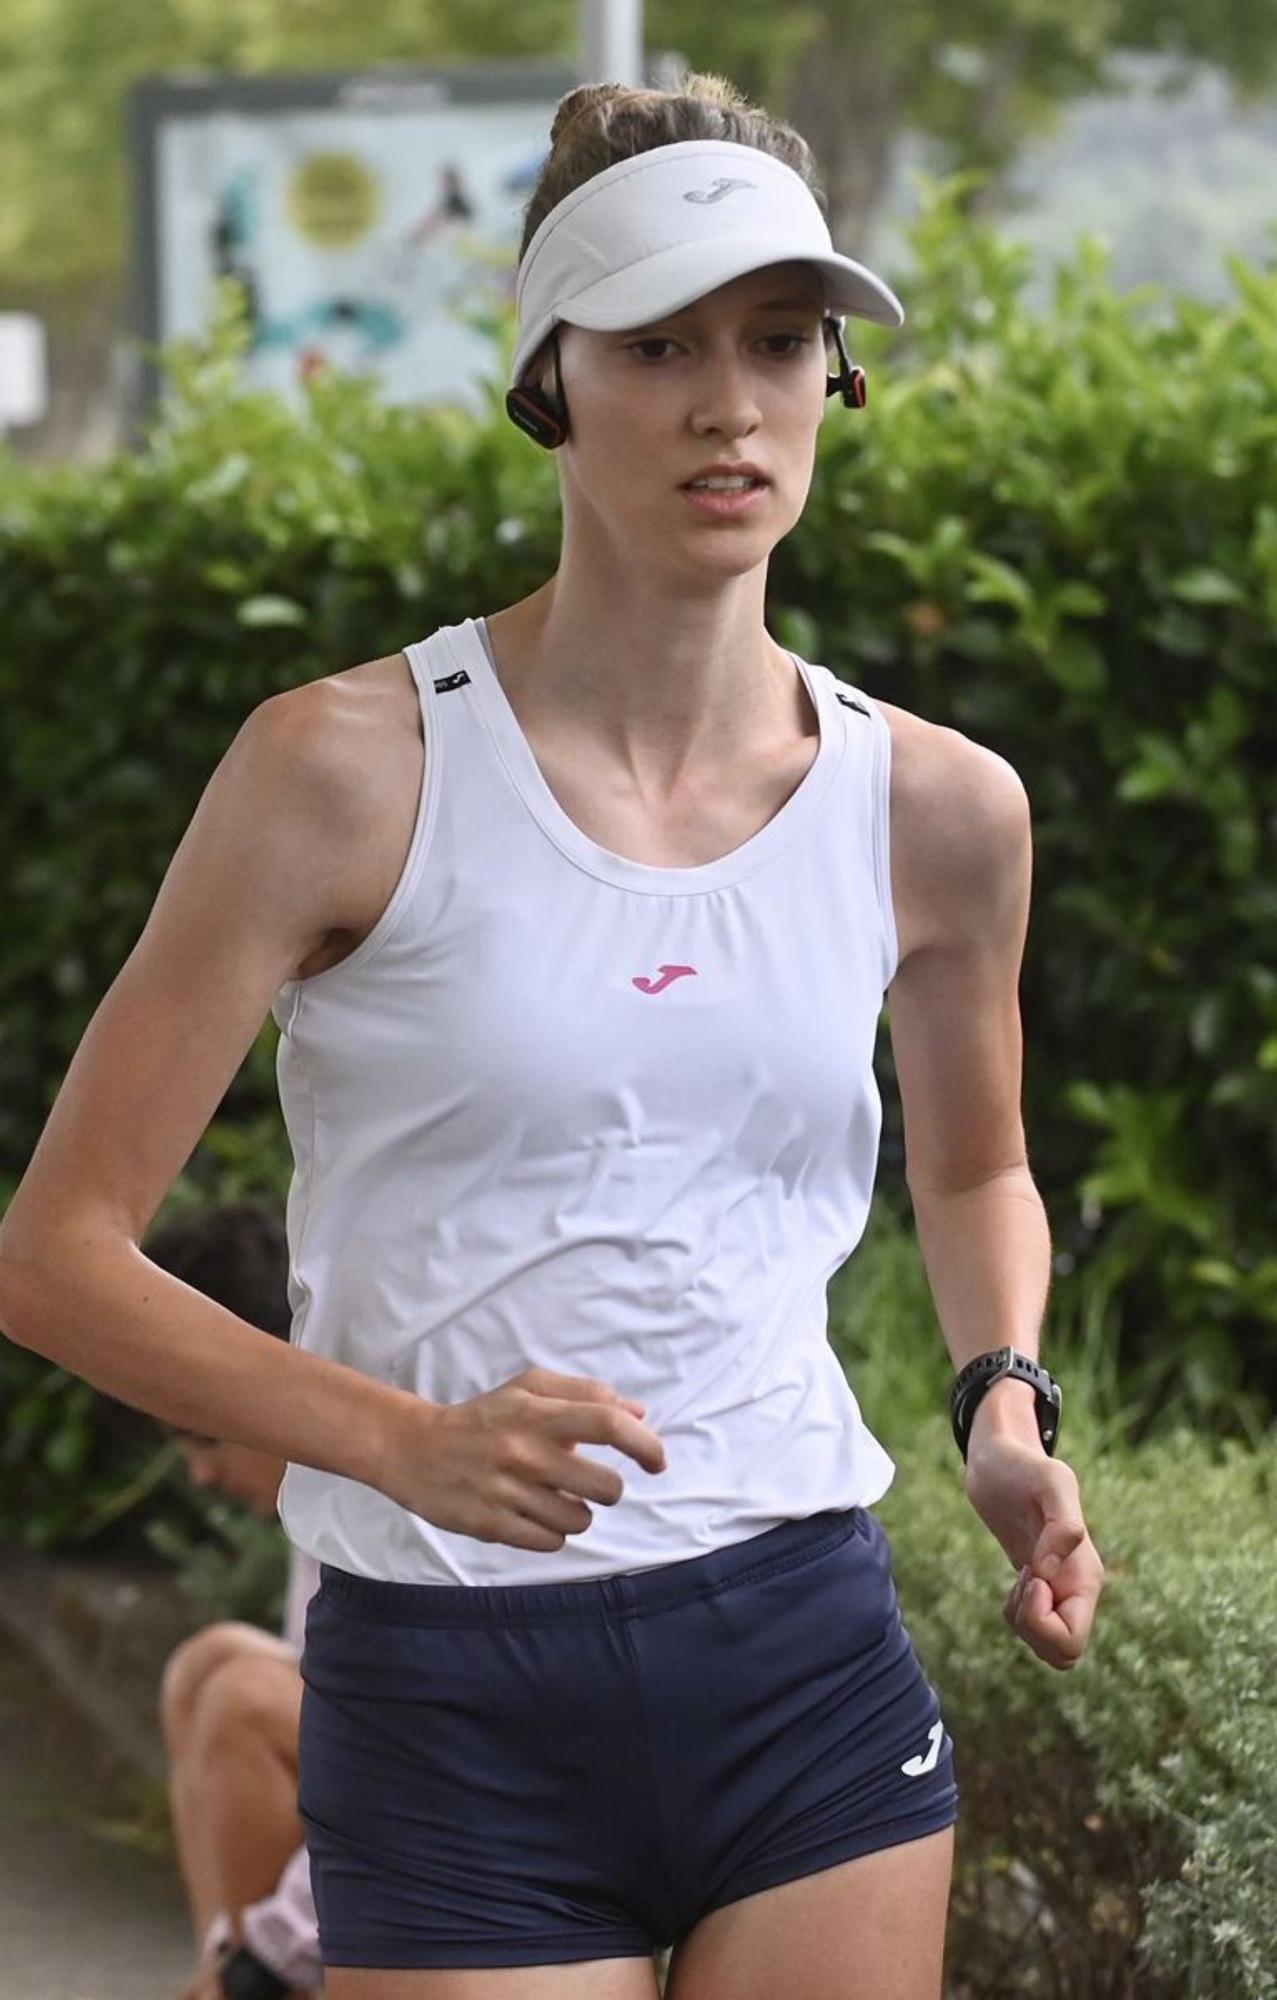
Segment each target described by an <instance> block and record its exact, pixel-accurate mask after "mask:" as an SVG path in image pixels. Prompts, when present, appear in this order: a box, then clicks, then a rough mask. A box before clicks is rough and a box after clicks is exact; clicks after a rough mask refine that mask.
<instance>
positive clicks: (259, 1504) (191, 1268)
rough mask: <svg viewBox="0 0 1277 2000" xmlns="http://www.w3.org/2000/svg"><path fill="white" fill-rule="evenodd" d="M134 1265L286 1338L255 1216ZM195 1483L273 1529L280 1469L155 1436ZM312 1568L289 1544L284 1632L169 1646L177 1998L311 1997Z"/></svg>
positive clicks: (237, 1213)
mask: <svg viewBox="0 0 1277 2000" xmlns="http://www.w3.org/2000/svg"><path fill="white" fill-rule="evenodd" d="M146 1254H147V1256H148V1257H150V1258H151V1259H152V1261H153V1262H154V1263H156V1264H159V1265H160V1266H161V1267H162V1268H163V1269H164V1270H166V1271H169V1272H170V1273H171V1274H172V1275H173V1276H174V1277H176V1278H180V1279H182V1281H183V1282H184V1283H185V1284H188V1285H193V1286H194V1287H195V1288H196V1289H197V1290H198V1291H201V1292H204V1293H205V1294H206V1295H207V1296H208V1297H209V1298H213V1299H216V1300H217V1301H218V1303H219V1305H224V1306H227V1307H229V1308H230V1310H231V1311H233V1312H236V1313H238V1314H239V1315H240V1317H241V1318H243V1319H245V1320H247V1321H249V1323H250V1324H251V1325H254V1326H257V1327H260V1328H262V1330H263V1331H264V1332H266V1333H268V1334H271V1335H273V1336H274V1337H275V1338H276V1339H280V1340H287V1339H288V1337H289V1325H290V1318H291V1315H290V1313H289V1308H288V1300H287V1290H286V1286H287V1273H288V1242H287V1237H286V1235H285V1231H284V1226H283V1222H282V1220H281V1219H279V1218H277V1217H276V1215H275V1214H274V1213H273V1212H272V1211H271V1210H270V1209H268V1208H267V1207H266V1206H265V1205H264V1204H262V1203H259V1202H256V1201H243V1202H230V1203H224V1204H221V1205H219V1206H216V1207H212V1208H208V1209H203V1210H200V1211H198V1212H197V1213H194V1214H191V1215H185V1216H180V1217H178V1218H177V1219H176V1220H174V1221H172V1222H170V1223H168V1224H166V1225H165V1226H164V1227H162V1228H161V1229H158V1230H156V1231H155V1232H154V1234H153V1235H152V1236H151V1237H150V1238H149V1239H148V1241H147V1245H146ZM161 1429H163V1430H164V1431H165V1432H166V1433H167V1434H168V1435H169V1436H170V1437H173V1438H175V1439H176V1440H177V1442H178V1444H179V1446H180V1448H181V1454H182V1458H183V1460H184V1461H185V1465H186V1470H187V1472H188V1474H189V1476H190V1479H191V1482H192V1484H193V1485H195V1486H198V1487H210V1488H211V1489H212V1490H213V1491H214V1492H215V1493H220V1494H224V1495H225V1496H226V1498H227V1499H230V1500H237V1501H239V1502H240V1503H241V1504H242V1505H243V1506H245V1507H248V1508H251V1510H252V1511H253V1513H255V1514H260V1515H261V1516H262V1517H263V1519H266V1520H276V1519H277V1518H278V1516H277V1510H276V1500H277V1497H278V1494H279V1487H280V1482H281V1480H282V1479H283V1477H284V1472H285V1468H286V1466H287V1460H286V1459H282V1458H276V1457H274V1456H273V1455H271V1454H270V1453H267V1452H262V1451H255V1450H254V1449H253V1448H252V1447H251V1446H249V1445H244V1444H230V1443H227V1442H226V1441H225V1440H219V1439H216V1438H206V1437H200V1436H198V1435H197V1434H196V1433H194V1432H191V1431H183V1430H180V1429H178V1428H177V1427H176V1426H174V1425H171V1424H161ZM318 1582H319V1565H318V1563H316V1562H315V1560H314V1558H313V1557H312V1556H308V1555H307V1554H305V1552H304V1551H303V1550H301V1549H298V1548H296V1547H295V1546H294V1545H292V1544H291V1543H290V1544H289V1567H288V1588H287V1594H286V1598H285V1607H284V1619H283V1628H282V1632H281V1634H280V1635H279V1636H278V1637H276V1636H275V1635H274V1634H273V1633H270V1632H265V1631H263V1630H262V1629H261V1628H260V1627H259V1626H257V1625H250V1624H247V1623H245V1622H243V1621H241V1620H238V1619H220V1620H218V1621H217V1623H215V1624H212V1625H206V1626H204V1627H203V1629H202V1630H201V1631H198V1632H196V1633H194V1634H192V1636H191V1637H190V1638H189V1639H186V1640H184V1641H183V1642H182V1644H181V1645H180V1646H178V1647H176V1648H175V1649H174V1651H173V1653H172V1654H171V1655H170V1657H169V1660H168V1662H167V1664H166V1666H165V1669H164V1675H163V1679H162V1681H161V1685H160V1719H161V1723H162V1726H163V1731H164V1742H165V1747H166V1750H167V1754H168V1764H169V1799H170V1807H171V1811H172V1819H173V1833H174V1838H175V1841H176V1843H177V1851H178V1859H179V1862H180V1865H181V1871H182V1879H183V1882H184V1884H185V1888H186V1894H187V1898H188V1901H189V1903H190V1909H191V1921H192V1924H193V1926H194V1930H195V1939H196V1945H197V1949H198V1962H197V1965H196V1968H195V1971H194V1973H193V1974H192V1977H191V1979H190V1981H189V1983H188V1984H187V1985H186V1986H185V1987H184V1988H183V1990H182V1994H181V1996H180V2000H221V1996H222V1995H223V1994H224V1993H225V1992H226V1990H227V1986H224V1985H223V1984H222V1979H221V1977H220V1969H221V1968H222V1967H223V1966H226V1967H227V1968H228V1969H227V1972H226V1979H227V1985H228V1986H229V1989H230V1990H231V1991H232V1992H234V1993H236V1994H242V1995H246V1996H254V1995H260V1996H261V2000H279V1996H283V1995H300V1994H302V1993H306V1992H313V1991H316V1990H319V1991H322V1988H323V1967H322V1965H321V1962H320V1957H319V1936H318V1926H317V1920H316V1916H315V1905H314V1902H313V1900H312V1897H311V1887H310V1868H309V1864H308V1861H307V1856H306V1849H305V1845H304V1840H303V1832H302V1824H301V1820H300V1819H299V1817H298V1812H297V1728H298V1714H299V1711H300V1708H301V1696H302V1678H301V1671H300V1659H301V1652H302V1646H303V1642H304V1637H305V1624H306V1607H307V1605H308V1604H309V1602H310V1599H311V1596H312V1594H313V1593H314V1590H315V1588H316V1586H317V1584H318Z"/></svg>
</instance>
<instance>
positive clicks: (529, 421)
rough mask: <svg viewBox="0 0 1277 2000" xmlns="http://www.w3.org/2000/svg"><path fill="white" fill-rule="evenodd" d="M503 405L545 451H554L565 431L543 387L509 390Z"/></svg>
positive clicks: (560, 417) (565, 433)
mask: <svg viewBox="0 0 1277 2000" xmlns="http://www.w3.org/2000/svg"><path fill="white" fill-rule="evenodd" d="M505 406H506V410H507V411H508V413H509V415H510V416H511V417H513V419H514V421H515V423H516V424H517V425H518V426H519V429H520V430H522V431H526V432H527V434H528V436H529V437H530V438H535V440H536V442H537V443H538V444H543V445H544V446H545V447H546V449H547V450H548V451H556V450H557V449H558V447H559V446H560V445H561V444H562V443H563V440H564V438H565V437H566V436H567V434H568V427H567V424H566V422H565V421H564V419H563V416H562V415H561V413H560V412H559V411H558V410H556V408H555V406H554V404H553V402H552V401H551V399H550V398H549V396H547V395H546V393H545V391H544V389H510V390H508V391H507V393H506V399H505Z"/></svg>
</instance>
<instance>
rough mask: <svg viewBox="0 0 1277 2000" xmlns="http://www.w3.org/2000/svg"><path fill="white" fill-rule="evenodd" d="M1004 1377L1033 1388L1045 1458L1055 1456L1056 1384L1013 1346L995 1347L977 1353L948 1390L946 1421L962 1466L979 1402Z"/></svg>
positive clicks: (1056, 1434)
mask: <svg viewBox="0 0 1277 2000" xmlns="http://www.w3.org/2000/svg"><path fill="white" fill-rule="evenodd" d="M1004 1375H1011V1376H1014V1378H1015V1380H1016V1381H1017V1382H1027V1383H1028V1384H1029V1386H1030V1387H1031V1388H1032V1390H1033V1407H1034V1410H1035V1411H1036V1413H1037V1420H1038V1436H1039V1437H1040V1438H1041V1440H1042V1448H1043V1450H1044V1451H1045V1452H1046V1455H1047V1457H1048V1458H1053V1457H1054V1456H1055V1447H1056V1445H1057V1443H1058V1442H1059V1436H1060V1403H1061V1396H1060V1385H1059V1383H1058V1382H1057V1381H1056V1379H1055V1377H1054V1376H1053V1375H1051V1374H1048V1372H1047V1370H1046V1369H1045V1368H1043V1367H1042V1366H1041V1365H1040V1364H1039V1363H1038V1362H1036V1361H1031V1360H1030V1359H1029V1357H1028V1355H1027V1354H1021V1353H1019V1352H1018V1351H1017V1349H1016V1348H1014V1347H996V1348H994V1349H993V1350H992V1352H991V1353H989V1354H977V1356H976V1358H975V1360H974V1361H968V1363H967V1365H966V1367H965V1368H964V1369H962V1370H961V1372H960V1373H959V1374H958V1375H955V1377H954V1379H953V1386H952V1388H951V1389H950V1391H949V1421H950V1423H951V1424H952V1425H953V1438H954V1443H955V1444H956V1445H957V1447H958V1450H959V1451H960V1452H961V1453H962V1462H963V1464H964V1465H965V1464H966V1460H967V1446H968V1444H969V1443H970V1440H971V1425H972V1422H973V1420H974V1417H975V1413H976V1411H977V1410H978V1409H979V1407H980V1403H981V1399H982V1398H983V1396H984V1395H985V1392H986V1391H987V1390H988V1389H990V1388H991V1387H992V1386H993V1384H994V1383H995V1382H1000V1381H1001V1379H1002V1377H1003V1376H1004Z"/></svg>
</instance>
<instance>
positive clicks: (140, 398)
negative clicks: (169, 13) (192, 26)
mask: <svg viewBox="0 0 1277 2000" xmlns="http://www.w3.org/2000/svg"><path fill="white" fill-rule="evenodd" d="M621 18H622V20H623V22H625V23H626V25H628V26H629V27H630V28H631V29H633V28H634V27H636V26H637V24H638V21H639V19H640V16H639V13H638V9H637V8H634V9H633V10H632V11H624V10H623V13H622V16H621ZM611 25H612V26H613V28H614V27H615V25H616V23H615V21H613V22H612V24H611ZM629 40H630V42H631V44H633V35H632V34H631V35H630V37H629ZM589 55H590V51H589V48H588V46H587V41H586V38H585V37H583V46H582V63H581V66H580V67H579V68H578V67H577V66H574V65H565V64H563V63H562V62H543V61H526V62H520V63H516V64H481V65H476V66H471V67H458V68H450V69H408V68H398V67H396V68H394V69H377V70H374V71H366V72H358V73H351V74H330V75H309V76H289V75H278V74H273V75H270V76H264V77H227V76H225V75H222V74H218V75H216V76H204V75H193V76H187V75H183V76H179V77H172V76H169V77H164V78H148V79H146V80H144V81H143V82H142V83H140V84H138V85H136V86H135V87H134V89H133V91H132V93H131V96H130V106H129V123H130V141H131V157H132V162H133V193H134V200H133V221H134V238H133V305H134V310H133V320H134V328H135V331H136V333H137V334H138V335H139V336H140V338H141V339H142V340H143V341H145V342H152V343H154V342H161V341H166V340H169V339H172V338H173V337H175V336H179V335H182V336H188V337H192V338H198V337H200V336H201V335H202V334H203V333H204V331H205V330H206V329H207V327H208V325H209V323H210V319H211V314H212V304H213V289H214V282H215V280H216V279H217V278H218V277H221V276H232V277H234V278H236V279H238V280H239V282H240V284H241V285H242V287H243V291H244V296H245V300H246V304H247V310H248V316H249V321H250V325H251V330H252V345H251V348H250V350H249V353H248V354H247V356H246V361H245V366H246V374H247V378H248V380H249V382H250V383H251V385H252V386H255V387H261V388H269V389H273V390H276V391H278V392H279V393H280V394H281V395H282V396H284V397H285V398H286V399H288V400H290V401H293V402H300V400H301V395H302V385H303V384H304V382H305V380H306V378H307V376H308V375H310V374H312V373H313V372H314V371H315V370H317V369H320V368H323V367H331V368H334V369H336V370H338V371H340V372H359V373H370V374H373V375H375V376H376V377H377V379H378V384H379V393H380V395H381V396H382V398H383V399H384V400H385V401H387V402H390V403H421V402H448V403H454V404H459V405H465V406H469V407H471V408H477V407H478V405H479V403H480V400H481V399H480V394H479V389H478V378H479V377H480V376H482V375H491V373H492V368H493V350H492V343H491V339H490V338H489V337H488V336H487V335H485V333H484V332H483V329H482V326H481V325H480V324H473V323H471V321H472V317H473V318H476V319H482V317H483V316H484V314H485V312H487V311H489V310H490V309H491V308H492V307H494V306H495V305H496V304H498V303H500V302H512V301H513V298H514V285H515V275H516V268H517V263H518V252H519V236H520V232H521V228H522V220H523V210H524V206H525V204H526V202H527V199H528V196H529V194H530V192H531V189H532V186H533V184H534V182H535V180H536V177H537V175H538V173H539V172H540V169H541V165H542V163H543V161H544V159H545V157H546V154H547V152H548V150H549V132H550V126H551V123H552V121H553V117H554V112H555V108H556V105H557V103H558V100H559V98H560V97H561V96H562V95H563V94H564V93H565V92H566V91H569V90H572V89H573V88H574V87H575V86H576V85H577V84H579V83H580V82H582V81H583V80H585V79H587V78H588V77H590V76H591V75H599V74H602V75H604V76H609V75H610V76H612V77H616V75H617V68H618V66H619V67H620V68H622V70H623V69H624V68H628V67H629V66H630V65H629V64H628V63H627V62H626V61H625V56H624V52H623V51H621V50H618V51H617V52H616V53H615V54H614V56H612V57H610V58H604V57H602V56H600V57H599V64H598V66H597V67H596V65H595V62H593V61H590V60H589ZM633 58H634V61H635V63H638V62H639V52H638V49H637V45H636V44H633ZM678 60H679V59H678V58H677V57H676V56H674V55H673V54H672V53H666V54H664V55H661V56H658V57H656V58H654V59H653V60H652V62H651V63H650V64H648V65H645V66H643V69H642V80H645V81H648V82H651V83H657V84H659V83H661V82H662V80H663V78H664V76H665V75H666V73H667V72H668V69H669V66H670V65H671V64H672V63H675V62H677V61H678ZM587 64H588V66H587ZM636 80H639V79H637V78H636ZM156 386H157V384H156V371H155V368H154V364H153V362H152V361H151V360H150V358H149V357H142V356H139V359H138V362H137V365H136V369H135V380H134V383H133V384H132V402H133V415H134V418H135V419H136V417H137V416H138V415H140V414H141V412H142V411H143V410H144V409H145V408H146V407H147V406H148V405H149V404H150V402H151V401H152V400H153V398H154V396H155V394H156Z"/></svg>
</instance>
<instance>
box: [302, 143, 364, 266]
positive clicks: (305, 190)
mask: <svg viewBox="0 0 1277 2000" xmlns="http://www.w3.org/2000/svg"><path fill="white" fill-rule="evenodd" d="M287 204H288V215H289V219H290V221H291V222H292V224H293V227H294V228H295V229H296V230H297V232H298V234H299V235H301V236H304V237H305V238H306V239H307V241H308V242H310V243H315V244H318V246H319V247H320V249H322V250H341V249H344V248H345V246H346V245H347V244H348V243H357V242H358V240H359V238H360V237H361V236H365V235H367V233H368V231H369V230H370V229H371V228H372V225H373V223H374V222H375V221H376V219H377V214H378V210H379V208H380V200H379V196H378V188H377V182H376V180H375V179H374V177H373V175H372V174H371V173H370V172H369V171H368V168H367V167H366V166H365V165H364V163H363V161H362V160H360V159H357V158H356V156H355V155H354V154H353V153H312V154H311V155H310V157H309V159H306V160H303V161H302V162H301V164H300V166H298V167H297V169H296V171H295V172H294V174H293V176H292V179H291V180H290V182H289V184H288V196H287Z"/></svg>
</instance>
